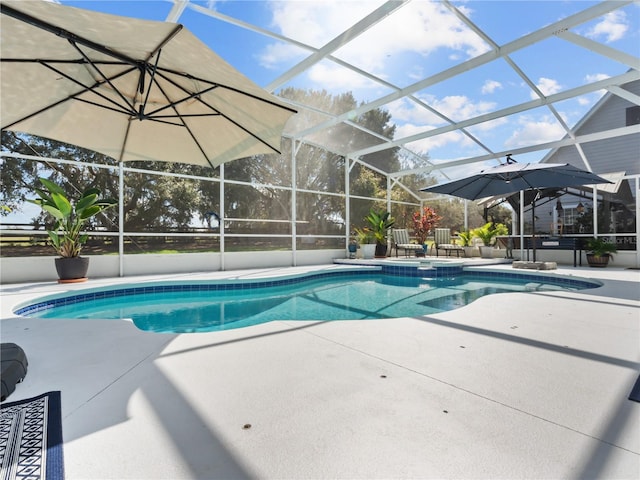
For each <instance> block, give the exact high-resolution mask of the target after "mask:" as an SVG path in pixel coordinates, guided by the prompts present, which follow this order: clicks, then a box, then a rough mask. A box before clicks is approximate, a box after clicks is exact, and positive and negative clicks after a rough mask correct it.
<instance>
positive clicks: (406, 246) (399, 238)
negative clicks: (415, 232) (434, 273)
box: [392, 228, 424, 257]
mask: <svg viewBox="0 0 640 480" xmlns="http://www.w3.org/2000/svg"><path fill="white" fill-rule="evenodd" d="M392 233H393V247H395V249H396V257H397V256H398V250H404V256H405V257H408V256H409V255H410V253H411V252H415V253H416V254H417V253H418V252H423V251H424V249H423V247H422V245H418V244H417V243H411V240H410V239H409V231H408V230H407V229H406V228H395V229H393V232H392Z"/></svg>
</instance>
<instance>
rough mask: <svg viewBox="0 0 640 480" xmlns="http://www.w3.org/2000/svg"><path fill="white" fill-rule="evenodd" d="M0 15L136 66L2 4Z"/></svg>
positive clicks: (125, 56)
mask: <svg viewBox="0 0 640 480" xmlns="http://www.w3.org/2000/svg"><path fill="white" fill-rule="evenodd" d="M0 13H2V14H3V15H8V16H10V17H13V18H15V19H16V20H20V21H22V22H25V23H28V24H29V25H33V26H34V27H36V28H40V29H41V30H44V31H46V32H49V33H52V34H54V35H56V36H58V37H60V38H65V39H67V40H69V41H71V42H75V43H79V44H81V45H84V46H85V47H89V48H91V49H92V50H95V51H97V52H100V53H104V54H105V55H108V56H110V57H113V58H117V59H118V60H121V61H122V62H125V63H129V64H131V65H133V66H136V65H137V62H136V61H135V60H134V59H132V58H131V57H128V56H127V55H124V54H122V53H120V52H117V51H115V50H112V49H110V48H109V47H107V46H105V45H100V44H99V43H96V42H93V41H91V40H89V39H87V38H84V37H81V36H79V35H76V34H74V33H72V32H70V31H68V30H65V29H64V28H60V27H56V26H55V25H52V24H50V23H48V22H45V21H44V20H41V19H39V18H35V17H33V16H31V15H29V14H27V13H24V12H21V11H19V10H16V9H15V8H13V7H10V6H8V5H5V4H4V3H2V4H0Z"/></svg>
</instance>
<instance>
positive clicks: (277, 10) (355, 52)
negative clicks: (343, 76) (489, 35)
mask: <svg viewBox="0 0 640 480" xmlns="http://www.w3.org/2000/svg"><path fill="white" fill-rule="evenodd" d="M269 5H270V7H271V9H272V12H273V22H272V23H273V26H274V28H275V29H276V30H279V31H280V32H282V34H283V35H285V36H288V37H291V38H293V39H295V40H298V41H301V42H304V43H307V44H310V45H312V46H314V47H316V48H319V47H321V46H322V45H324V44H326V43H327V42H328V41H329V40H331V39H333V38H334V37H335V36H337V35H338V34H340V33H342V32H343V31H345V30H346V29H347V28H349V27H350V26H351V25H352V24H353V23H354V22H357V21H358V20H360V19H361V18H363V17H365V16H366V15H368V14H369V13H371V11H373V10H374V9H375V8H376V7H377V6H378V5H379V4H378V3H372V2H370V1H368V2H355V1H354V2H352V1H349V2H338V1H322V2H315V1H304V2H303V1H299V2H286V3H284V2H273V3H270V4H269ZM426 31H428V32H429V35H425V33H424V32H426ZM442 48H448V49H451V50H454V51H455V52H456V53H458V54H460V53H463V54H464V55H466V56H468V57H471V56H475V55H478V54H480V53H483V52H485V51H487V50H488V49H489V47H488V45H486V44H485V43H484V42H483V41H482V40H481V39H480V37H478V36H477V35H476V34H475V33H473V32H472V31H471V30H470V29H469V28H468V27H466V26H465V25H464V24H463V23H462V22H460V21H459V20H458V19H457V17H455V16H454V15H452V14H451V12H449V11H448V10H447V9H446V8H445V7H443V6H442V5H441V4H440V3H439V2H411V3H408V4H407V5H405V6H403V7H400V9H398V10H397V11H396V12H395V13H394V14H393V15H390V16H388V17H387V18H385V19H383V20H382V21H381V22H379V23H377V24H375V25H374V26H372V27H371V28H370V29H369V30H367V31H365V32H364V33H362V34H361V35H360V36H359V37H357V38H355V39H354V40H352V41H351V42H349V43H348V44H346V45H345V46H344V47H342V48H340V49H338V50H337V51H335V52H334V55H335V56H336V57H339V58H341V59H343V60H345V61H347V62H349V63H353V64H354V65H357V66H358V67H360V68H363V69H365V70H370V71H372V72H373V73H375V74H377V75H382V74H383V73H384V68H385V66H387V65H388V64H389V63H390V62H397V61H399V60H400V59H402V56H403V55H404V54H408V53H411V54H413V55H414V57H413V59H414V60H415V55H416V54H418V55H421V56H423V57H427V56H428V55H429V54H430V53H432V52H434V51H436V50H438V49H442ZM277 53H287V52H286V51H285V50H282V51H278V50H274V49H270V50H268V51H266V52H265V54H266V55H267V57H268V60H269V63H273V62H276V61H277V57H276V55H275V54H277ZM289 59H290V57H283V60H284V61H286V60H289ZM414 63H415V62H414ZM412 66H413V65H411V66H407V70H409V69H410V68H411V67H412Z"/></svg>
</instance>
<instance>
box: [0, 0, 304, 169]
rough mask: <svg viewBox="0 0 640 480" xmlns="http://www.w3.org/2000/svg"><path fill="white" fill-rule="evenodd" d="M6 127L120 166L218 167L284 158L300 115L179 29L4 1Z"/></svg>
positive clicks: (1, 74) (2, 90) (48, 4)
mask: <svg viewBox="0 0 640 480" xmlns="http://www.w3.org/2000/svg"><path fill="white" fill-rule="evenodd" d="M0 11H1V13H2V29H1V31H0V33H1V36H2V38H1V45H2V56H1V57H0V66H1V71H0V77H1V80H0V81H1V88H0V96H1V97H0V102H1V104H2V122H1V125H0V126H1V128H2V130H12V131H17V132H25V133H30V134H34V135H39V136H41V137H46V138H52V139H55V140H59V141H62V142H66V143H70V144H73V145H78V146H81V147H85V148H88V149H90V150H95V151H98V152H101V153H104V154H105V155H108V156H110V157H112V158H115V159H116V160H118V161H127V160H160V161H167V162H179V163H188V164H195V165H204V166H211V167H215V166H218V165H220V164H221V163H224V162H227V161H229V160H233V159H236V158H243V157H249V156H252V155H257V154H262V153H273V152H276V153H277V152H279V150H280V143H281V140H282V131H283V129H284V126H285V123H286V122H287V121H288V119H289V117H290V116H291V115H292V114H294V113H295V110H294V109H292V108H290V107H289V106H288V105H287V104H286V103H285V102H284V101H283V100H282V99H279V98H277V97H275V96H274V95H272V94H270V93H269V92H267V91H266V90H264V89H262V88H261V87H259V86H258V85H256V84H255V83H254V82H252V81H251V80H249V79H248V78H247V77H245V76H244V75H242V74H241V73H240V72H238V71H237V70H236V69H234V68H233V67H232V66H231V65H229V64H228V63H227V62H225V61H224V60H223V59H222V58H220V57H219V56H218V55H216V54H215V53H214V52H213V51H212V50H211V49H210V48H209V47H208V46H207V45H205V44H204V43H203V42H201V41H200V40H199V39H198V38H197V37H196V36H195V35H193V34H192V33H191V32H189V31H188V30H187V29H186V28H183V27H182V25H179V24H175V23H169V22H158V21H149V20H140V19H135V18H128V17H121V16H116V15H109V14H104V13H99V12H94V11H88V10H83V9H79V8H74V7H69V6H63V5H58V4H56V3H53V2H44V1H12V0H2V1H1V2H0Z"/></svg>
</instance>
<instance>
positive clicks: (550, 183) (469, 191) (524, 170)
mask: <svg viewBox="0 0 640 480" xmlns="http://www.w3.org/2000/svg"><path fill="white" fill-rule="evenodd" d="M507 161H508V162H509V163H506V164H504V165H499V166H497V167H492V168H487V169H485V170H481V171H480V173H477V174H475V175H471V176H469V177H465V178H462V179H460V180H454V181H451V182H446V183H441V184H439V185H433V186H431V187H427V188H423V189H422V191H423V192H432V193H444V194H447V195H453V196H456V197H462V198H466V199H468V200H477V199H479V198H486V197H495V196H498V195H505V196H507V195H510V194H513V193H515V192H520V191H523V192H524V191H527V190H535V191H536V192H535V195H534V196H533V199H532V201H531V206H532V212H531V216H532V219H533V220H532V229H533V236H534V237H535V232H536V226H535V205H536V199H537V198H539V196H540V194H541V191H542V190H545V189H560V188H566V187H579V186H582V185H595V184H600V183H611V182H610V181H609V180H606V179H604V178H602V177H600V176H598V175H596V174H594V173H591V172H588V171H586V170H581V169H579V168H577V167H574V166H573V165H571V164H568V163H517V162H515V161H514V160H513V159H511V157H510V156H507ZM521 236H522V232H521ZM522 243H523V242H522ZM522 243H521V245H522ZM532 245H533V261H534V262H535V260H536V243H535V241H533V242H532Z"/></svg>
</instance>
